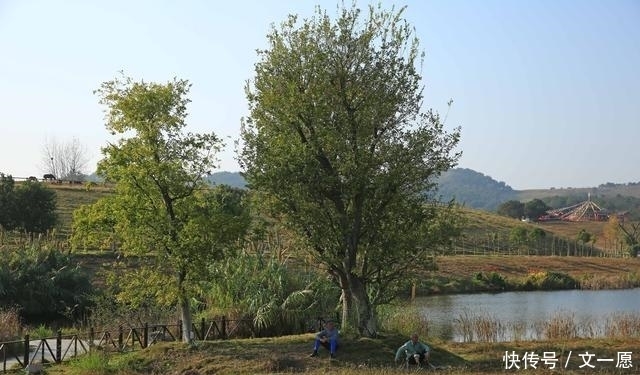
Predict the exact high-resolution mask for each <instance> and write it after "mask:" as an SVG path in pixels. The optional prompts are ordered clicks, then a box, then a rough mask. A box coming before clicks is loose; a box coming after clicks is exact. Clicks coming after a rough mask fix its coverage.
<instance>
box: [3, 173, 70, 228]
mask: <svg viewBox="0 0 640 375" xmlns="http://www.w3.org/2000/svg"><path fill="white" fill-rule="evenodd" d="M56 218H57V217H56V193H55V192H54V191H53V190H51V189H49V188H47V187H45V186H43V185H42V184H40V183H39V182H32V181H26V182H24V183H23V184H20V185H16V184H15V182H14V181H13V177H11V176H5V175H4V174H2V173H0V226H1V227H2V228H4V229H6V230H14V229H21V230H24V231H25V232H28V233H43V232H46V231H47V230H49V229H51V228H53V227H54V225H55V224H56Z"/></svg>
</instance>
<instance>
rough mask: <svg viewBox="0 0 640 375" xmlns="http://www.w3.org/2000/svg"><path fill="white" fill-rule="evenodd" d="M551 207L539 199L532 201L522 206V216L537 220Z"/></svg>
mask: <svg viewBox="0 0 640 375" xmlns="http://www.w3.org/2000/svg"><path fill="white" fill-rule="evenodd" d="M550 209H551V207H549V206H547V204H546V203H544V202H543V201H541V200H540V199H533V200H530V201H529V202H527V203H525V205H524V216H526V217H528V218H530V219H532V220H537V219H538V218H539V217H540V216H542V215H544V214H545V213H547V211H549V210H550Z"/></svg>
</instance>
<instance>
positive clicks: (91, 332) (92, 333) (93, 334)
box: [89, 327, 96, 351]
mask: <svg viewBox="0 0 640 375" xmlns="http://www.w3.org/2000/svg"><path fill="white" fill-rule="evenodd" d="M95 337H96V332H95V329H94V328H93V327H89V351H91V347H92V346H93V343H94V342H95V340H94V339H95Z"/></svg>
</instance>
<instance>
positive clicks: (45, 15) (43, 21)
mask: <svg viewBox="0 0 640 375" xmlns="http://www.w3.org/2000/svg"><path fill="white" fill-rule="evenodd" d="M336 4H338V2H337V1H303V0H282V1H275V0H273V1H243V0H236V1H231V2H219V1H215V2H214V1H194V0H185V1H134V0H127V1H120V0H110V1H80V0H67V1H45V0H0V56H1V57H0V103H2V104H1V105H0V172H3V173H5V174H12V175H13V176H16V177H25V176H30V175H37V176H40V175H42V173H43V172H45V171H43V170H42V168H41V160H42V158H43V153H42V146H43V145H44V144H45V141H46V139H47V138H49V139H55V140H56V141H58V142H61V143H62V142H66V141H69V140H71V139H72V138H77V139H79V140H80V142H81V143H82V144H84V145H85V146H86V147H87V150H88V153H89V156H90V157H91V162H90V167H89V169H90V170H88V171H87V172H92V171H93V169H94V168H95V163H96V162H97V160H99V158H100V157H101V155H100V147H102V146H103V145H105V143H106V142H107V141H108V140H109V139H110V138H109V135H108V134H107V132H106V130H105V129H104V122H103V113H102V110H103V108H102V107H101V106H100V105H99V104H98V98H97V97H96V96H95V95H94V94H93V90H95V89H96V88H98V87H99V85H100V83H101V82H103V81H106V80H110V79H112V78H113V77H115V76H116V74H117V72H118V71H120V70H124V71H125V73H126V74H127V75H130V76H132V77H134V78H136V79H145V80H149V81H151V80H153V81H162V82H164V81H167V80H169V79H171V78H173V77H178V78H185V79H189V80H190V81H191V82H192V83H193V87H192V90H191V95H190V98H191V99H192V101H193V102H192V103H191V105H190V107H189V112H190V116H189V119H188V122H189V130H191V131H196V132H209V131H214V132H215V133H216V134H218V135H221V136H223V137H225V138H226V139H227V140H228V141H227V144H228V146H227V149H226V150H225V151H224V152H223V153H222V154H221V155H220V157H221V169H222V170H230V171H234V170H238V165H237V162H236V161H235V160H234V150H233V140H235V139H237V138H238V134H239V128H240V118H241V117H242V116H245V115H246V114H247V105H246V100H245V97H244V91H243V88H244V84H245V82H246V81H247V80H248V79H251V77H252V68H253V64H254V63H255V62H256V61H257V57H256V53H255V50H256V49H257V48H261V47H264V46H265V41H266V34H267V32H268V31H269V27H270V25H271V24H272V23H279V22H280V21H282V20H284V19H285V17H286V16H287V14H290V13H296V14H300V15H302V16H305V15H310V14H311V13H312V11H313V8H314V6H315V5H320V6H322V7H323V8H326V9H328V10H329V11H330V14H335V12H334V9H335V8H336ZM367 4H368V2H364V1H359V2H358V5H359V6H363V7H364V6H366V5H367ZM382 4H383V5H384V6H385V7H390V6H391V5H394V4H395V5H396V6H402V5H407V6H408V8H407V10H406V12H405V17H406V18H407V20H408V21H409V22H410V23H411V24H413V25H414V26H415V28H416V33H417V35H418V37H419V39H420V41H421V48H422V49H423V50H424V51H425V53H426V58H425V63H424V67H423V70H422V74H423V79H424V84H425V103H424V108H425V109H427V108H434V109H435V110H437V111H439V112H441V113H442V114H444V113H445V112H446V111H447V105H446V103H447V101H448V100H449V99H453V101H454V102H453V105H452V107H451V110H450V112H449V115H448V117H447V122H446V124H447V127H449V128H453V127H455V126H460V127H461V129H462V139H461V142H460V144H459V149H460V150H461V151H462V152H463V156H462V158H461V160H460V163H459V166H460V167H464V168H471V169H474V170H476V171H478V172H481V173H484V174H486V175H489V176H491V177H493V178H494V179H496V180H498V181H504V182H505V183H507V184H508V185H510V186H512V187H513V188H515V189H533V188H549V187H588V186H597V185H599V184H601V183H605V182H616V183H624V182H631V181H633V182H636V181H640V167H639V166H640V1H637V0H626V1H625V0H611V1H591V0H580V1H577V0H573V1H569V0H537V1H533V0H531V1H529V0H510V1H508V0H486V1H485V0H483V1H480V0H465V1H462V0H437V1H428V0H427V1H420V0H407V1H404V2H401V1H382Z"/></svg>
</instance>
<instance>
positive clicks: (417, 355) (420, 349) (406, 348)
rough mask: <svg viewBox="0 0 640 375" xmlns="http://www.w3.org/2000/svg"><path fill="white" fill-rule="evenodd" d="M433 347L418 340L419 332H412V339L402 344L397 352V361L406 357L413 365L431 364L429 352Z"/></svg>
mask: <svg viewBox="0 0 640 375" xmlns="http://www.w3.org/2000/svg"><path fill="white" fill-rule="evenodd" d="M430 351H431V349H429V347H428V346H427V345H425V344H423V343H421V342H420V341H419V340H418V334H417V333H412V334H411V340H409V341H407V342H405V343H404V344H402V346H401V347H399V348H398V351H397V352H396V362H398V361H399V360H400V359H401V358H403V354H404V358H405V360H406V361H407V363H409V364H411V365H417V364H421V365H429V352H430Z"/></svg>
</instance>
